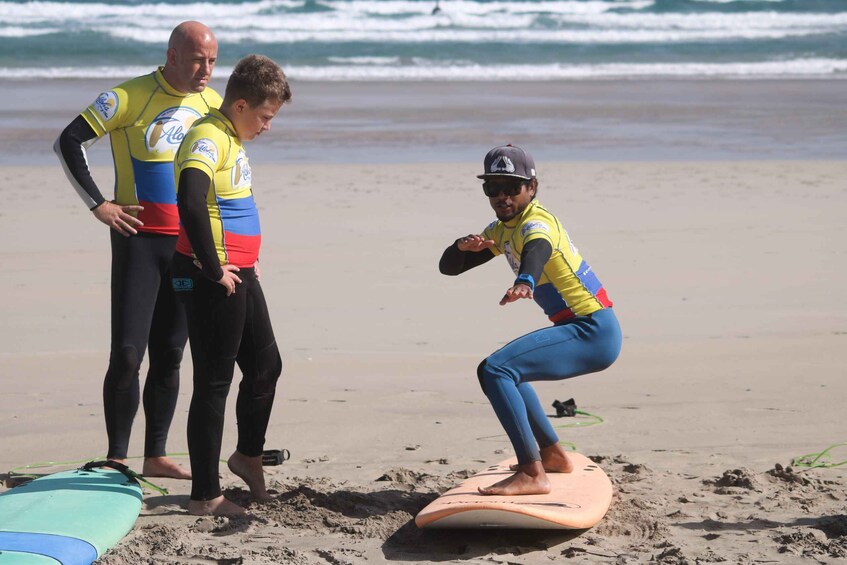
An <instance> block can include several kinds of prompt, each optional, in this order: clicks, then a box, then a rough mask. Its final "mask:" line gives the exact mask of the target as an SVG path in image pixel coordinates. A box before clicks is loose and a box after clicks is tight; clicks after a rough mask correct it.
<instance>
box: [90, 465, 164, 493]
mask: <svg viewBox="0 0 847 565" xmlns="http://www.w3.org/2000/svg"><path fill="white" fill-rule="evenodd" d="M102 467H106V468H108V469H114V470H115V471H119V472H121V473H123V474H124V475H126V477H127V478H129V479H132V480H134V481H135V482H137V483H139V484H143V485H146V486H148V487H150V488H151V489H153V490H155V491H156V492H158V493H159V494H161V495H162V496H167V495H168V489H166V488H164V487H160V486H158V485H154V484H153V483H151V482H150V481H149V480H147V479H146V478H144V475H142V474H140V473H136V472H135V471H133V470H132V469H130V468H129V467H127V466H126V465H124V464H123V463H118V462H117V461H109V460H108V459H104V460H102V461H89V462H88V463H86V464H85V465H83V466H82V467H80V468H79V470H80V471H93V470H94V469H99V468H102Z"/></svg>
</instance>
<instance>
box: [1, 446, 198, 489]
mask: <svg viewBox="0 0 847 565" xmlns="http://www.w3.org/2000/svg"><path fill="white" fill-rule="evenodd" d="M171 455H172V456H174V457H178V456H185V457H187V456H188V454H187V453H172V454H171ZM127 459H143V457H128V458H127ZM95 460H96V459H81V460H79V461H42V462H40V463H30V464H29V465H23V466H21V467H15V468H14V469H12V470H11V471H9V474H8V476H9V477H10V478H12V477H15V478H26V479H33V480H34V479H37V478H39V477H43V476H44V475H39V474H37V473H26V472H23V473H21V472H19V471H28V470H30V469H43V468H47V467H60V466H61V467H66V466H68V465H84V464H85V463H90V462H91V461H95ZM128 472H129V473H130V474H131V476H132V478H134V479H135V480H137V481H138V482H139V483H142V484H144V485H146V486H148V487H149V488H151V489H153V490H155V491H156V492H158V493H160V494H162V495H167V494H168V489H166V488H163V487H160V486H158V485H155V484H153V483H151V482H150V481H148V480H147V479H146V478H144V475H141V474H139V473H136V472H135V471H133V470H131V469H129V471H128Z"/></svg>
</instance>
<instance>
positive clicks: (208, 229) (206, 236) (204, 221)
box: [176, 168, 224, 281]
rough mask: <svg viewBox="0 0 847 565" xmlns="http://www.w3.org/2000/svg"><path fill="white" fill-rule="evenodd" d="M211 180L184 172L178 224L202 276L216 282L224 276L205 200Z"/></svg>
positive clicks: (178, 199) (201, 174)
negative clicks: (185, 236)
mask: <svg viewBox="0 0 847 565" xmlns="http://www.w3.org/2000/svg"><path fill="white" fill-rule="evenodd" d="M211 186H212V179H211V178H210V177H209V175H207V174H206V173H204V172H203V171H201V170H200V169H194V168H190V169H185V170H183V171H182V172H181V173H180V175H179V185H178V188H177V195H176V203H177V208H178V210H179V221H180V223H182V227H183V228H184V229H185V234H186V235H187V236H188V241H189V243H191V250H192V251H193V252H194V256H195V257H197V260H198V261H200V264H201V265H203V275H204V276H206V277H207V278H208V279H210V280H213V281H219V280H221V277H222V276H224V272H223V269H221V265H220V261H219V260H218V252H217V251H216V249H215V240H214V237H212V224H211V222H210V221H209V208H208V206H207V205H206V197H207V195H208V193H209V188H210V187H211Z"/></svg>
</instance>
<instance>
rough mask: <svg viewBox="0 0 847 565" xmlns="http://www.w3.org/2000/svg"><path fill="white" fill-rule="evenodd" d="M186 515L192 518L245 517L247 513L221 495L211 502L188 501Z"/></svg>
mask: <svg viewBox="0 0 847 565" xmlns="http://www.w3.org/2000/svg"><path fill="white" fill-rule="evenodd" d="M188 513H189V514H193V515H194V516H245V515H246V514H247V511H246V510H244V508H242V507H240V506H239V505H237V504H236V503H234V502H231V501H229V500H227V499H226V498H224V496H223V495H221V496H219V497H217V498H213V499H212V500H189V501H188Z"/></svg>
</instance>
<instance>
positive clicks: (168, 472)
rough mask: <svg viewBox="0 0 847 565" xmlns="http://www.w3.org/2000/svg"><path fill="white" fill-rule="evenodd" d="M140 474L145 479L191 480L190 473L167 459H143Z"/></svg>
mask: <svg viewBox="0 0 847 565" xmlns="http://www.w3.org/2000/svg"><path fill="white" fill-rule="evenodd" d="M141 474H142V475H144V476H145V477H166V478H169V479H191V471H189V470H187V469H185V468H183V467H180V466H179V465H177V464H176V463H174V462H173V461H171V460H170V459H169V458H167V457H145V458H144V467H142V470H141Z"/></svg>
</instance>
